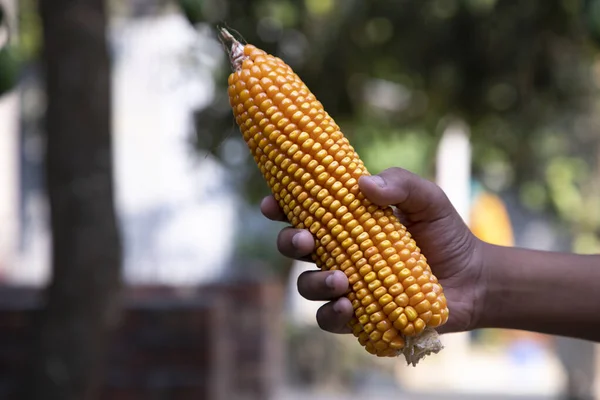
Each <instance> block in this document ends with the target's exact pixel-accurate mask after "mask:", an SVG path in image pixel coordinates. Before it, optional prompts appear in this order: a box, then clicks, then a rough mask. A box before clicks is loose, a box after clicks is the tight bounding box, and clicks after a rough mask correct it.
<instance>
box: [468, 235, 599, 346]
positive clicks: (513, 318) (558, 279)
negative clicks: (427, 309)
mask: <svg viewBox="0 0 600 400" xmlns="http://www.w3.org/2000/svg"><path fill="white" fill-rule="evenodd" d="M484 258H485V261H484V262H485V263H486V264H487V265H485V267H484V270H485V271H487V280H486V281H487V290H486V295H485V300H484V302H483V309H482V312H481V316H480V320H479V323H478V327H479V328H508V329H520V330H528V331H535V332H540V333H547V334H553V335H561V336H571V337H577V338H581V339H587V340H593V341H600V256H598V255H576V254H566V253H555V252H544V251H536V250H526V249H517V248H506V247H499V246H493V245H489V244H485V245H484Z"/></svg>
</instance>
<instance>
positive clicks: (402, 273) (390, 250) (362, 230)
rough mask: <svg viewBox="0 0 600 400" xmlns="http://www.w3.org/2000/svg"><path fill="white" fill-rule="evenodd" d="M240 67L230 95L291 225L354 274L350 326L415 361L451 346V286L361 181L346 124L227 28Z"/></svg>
mask: <svg viewBox="0 0 600 400" xmlns="http://www.w3.org/2000/svg"><path fill="white" fill-rule="evenodd" d="M220 34H221V39H222V40H223V42H225V43H226V44H227V49H228V53H229V58H230V63H231V67H232V70H233V72H232V74H231V75H230V76H229V80H228V83H229V88H228V94H229V99H230V104H231V106H232V108H233V113H234V116H235V119H236V122H237V124H238V126H239V127H240V130H241V132H242V134H243V137H244V140H245V142H246V144H247V145H248V148H249V149H250V151H251V153H252V156H253V157H254V160H255V161H256V163H257V165H258V167H259V168H260V170H261V172H262V174H263V177H264V178H265V180H266V181H267V183H268V184H269V187H270V188H271V191H272V193H273V196H274V197H275V200H276V201H277V202H278V203H279V206H280V207H281V208H282V210H283V211H284V213H285V214H286V216H287V218H288V220H289V222H290V223H291V225H292V226H294V227H295V228H299V229H308V230H309V231H310V232H311V233H312V234H313V236H314V238H315V251H314V252H313V254H312V259H313V260H314V261H315V263H316V265H317V266H318V267H319V268H321V269H323V270H334V269H339V270H341V271H343V272H344V273H345V274H346V276H347V277H348V281H349V282H350V285H351V289H350V290H349V291H348V293H347V297H348V299H349V300H350V301H351V302H352V306H353V308H354V317H353V319H352V321H351V322H350V327H351V328H352V332H353V334H354V336H356V337H357V338H358V341H359V343H360V344H361V345H362V346H364V347H365V349H366V350H367V351H368V352H369V353H371V354H375V355H377V356H381V357H394V356H398V355H400V354H403V355H404V357H405V359H406V361H407V363H408V364H412V365H413V366H414V365H416V364H417V363H418V362H419V360H420V359H422V358H423V357H425V356H426V355H428V354H432V353H438V352H439V351H440V350H441V349H442V345H441V342H440V339H439V335H438V333H437V331H436V330H435V329H434V328H436V327H438V326H440V325H442V324H444V323H446V321H447V319H448V313H449V311H448V308H447V305H446V298H445V296H444V293H443V289H442V286H441V285H440V284H439V282H438V280H437V278H436V277H435V276H434V275H433V273H432V272H431V269H430V267H429V265H428V264H427V259H426V258H425V256H424V255H423V254H421V251H420V249H419V248H418V247H417V245H416V242H415V241H414V239H413V238H412V237H411V235H410V233H409V232H407V230H406V228H405V227H404V226H403V225H402V224H401V223H400V221H399V220H398V219H397V218H396V216H395V215H394V211H393V208H392V207H379V206H376V205H374V204H372V203H371V202H370V201H369V200H367V199H366V198H365V197H364V195H363V194H362V193H361V192H360V190H359V188H358V179H359V178H360V177H361V176H363V175H369V172H368V171H367V169H366V168H365V166H364V163H363V162H362V160H361V159H360V157H359V156H358V154H356V152H355V151H354V148H353V147H352V146H351V145H350V143H349V142H348V140H347V139H346V138H345V137H344V135H343V134H342V132H341V131H340V128H339V127H338V126H337V125H336V124H335V122H334V121H333V119H332V118H331V117H330V116H329V115H328V114H327V112H325V110H324V109H323V106H322V105H321V103H320V102H319V101H318V100H317V99H316V98H315V96H314V95H313V94H312V93H311V92H310V90H309V89H308V88H307V87H306V85H304V83H303V82H302V80H301V79H300V78H299V77H298V76H297V75H296V74H295V73H294V72H293V71H292V69H291V68H290V67H289V66H288V65H287V64H285V63H284V62H283V61H282V60H281V59H279V58H277V57H274V56H272V55H269V54H267V53H265V52H264V51H263V50H260V49H258V48H256V47H255V46H253V45H250V44H248V45H243V44H242V43H240V42H239V41H237V40H236V39H235V38H234V37H233V36H232V35H231V34H230V33H229V32H227V30H225V29H221V32H220Z"/></svg>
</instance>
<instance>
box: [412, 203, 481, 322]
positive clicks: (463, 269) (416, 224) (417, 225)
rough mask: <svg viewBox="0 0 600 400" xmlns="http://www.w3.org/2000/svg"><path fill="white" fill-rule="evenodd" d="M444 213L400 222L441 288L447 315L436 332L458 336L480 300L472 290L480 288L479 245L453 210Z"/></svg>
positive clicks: (421, 213) (425, 213)
mask: <svg viewBox="0 0 600 400" xmlns="http://www.w3.org/2000/svg"><path fill="white" fill-rule="evenodd" d="M448 204H449V202H448ZM447 210H448V211H447V214H445V215H443V216H441V215H439V212H435V210H431V212H427V210H424V211H422V212H420V213H419V214H420V215H419V216H418V218H416V219H413V218H412V217H413V215H411V214H404V216H403V218H402V220H403V222H404V224H405V226H406V228H407V229H408V231H409V232H410V233H411V234H412V235H413V237H414V239H415V241H416V242H417V244H418V246H419V247H420V248H421V251H422V252H423V254H424V255H425V257H427V261H428V263H429V265H430V267H431V269H432V271H433V273H434V274H435V276H436V277H437V278H438V279H439V281H440V283H441V284H442V287H443V288H444V293H445V295H446V299H447V301H448V309H449V310H450V315H449V318H448V322H447V323H446V324H445V325H443V326H442V327H440V329H439V330H440V331H443V332H458V331H464V330H468V329H470V328H471V327H472V326H473V325H474V319H475V316H474V304H475V303H476V302H477V301H478V297H479V295H478V293H477V290H476V289H475V288H477V287H479V285H478V284H477V283H478V282H479V281H480V280H481V279H482V271H481V267H480V265H481V263H479V262H478V256H479V253H478V251H477V247H478V242H479V241H478V240H477V239H476V238H475V237H474V235H473V234H472V233H471V231H470V230H469V229H468V227H467V226H466V225H465V224H464V222H463V221H462V219H461V218H460V216H459V215H458V213H457V212H456V211H455V210H454V209H453V208H452V207H448V208H447Z"/></svg>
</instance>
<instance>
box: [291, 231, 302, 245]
mask: <svg viewBox="0 0 600 400" xmlns="http://www.w3.org/2000/svg"><path fill="white" fill-rule="evenodd" d="M299 244H300V234H299V233H296V234H295V235H294V236H292V245H293V246H294V247H295V248H298V245H299Z"/></svg>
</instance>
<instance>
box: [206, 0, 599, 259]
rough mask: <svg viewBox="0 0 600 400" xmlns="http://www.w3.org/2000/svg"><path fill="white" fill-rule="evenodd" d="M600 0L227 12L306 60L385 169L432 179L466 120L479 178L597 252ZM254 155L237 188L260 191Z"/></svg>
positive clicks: (327, 98)
mask: <svg viewBox="0 0 600 400" xmlns="http://www.w3.org/2000/svg"><path fill="white" fill-rule="evenodd" d="M599 3H600V0H587V1H585V2H584V4H582V5H580V2H577V1H570V0H530V1H517V0H382V1H377V2H363V1H358V0H329V1H323V2H317V1H311V0H306V1H296V2H291V1H274V0H257V1H251V0H236V1H235V2H234V1H231V0H230V1H224V2H223V4H226V5H227V6H223V8H222V9H225V10H226V12H225V13H221V14H219V17H220V18H221V20H222V21H226V23H227V25H228V26H230V27H233V28H234V29H235V30H236V31H238V32H240V33H241V34H242V35H243V37H244V39H245V40H246V41H247V42H251V43H253V44H256V45H257V46H259V47H261V48H263V49H264V50H266V51H268V52H270V53H274V54H276V55H278V56H280V57H282V58H284V59H285V60H286V61H287V62H288V63H289V64H290V65H291V66H292V67H293V68H294V70H295V71H296V72H297V73H298V74H299V75H300V77H301V78H302V79H303V80H304V81H305V83H306V84H307V85H308V86H309V87H310V88H311V90H312V91H313V92H314V93H315V95H316V96H317V98H319V100H320V101H321V102H322V103H323V104H324V106H325V108H326V109H327V111H328V112H329V113H330V114H331V115H332V116H333V117H334V118H335V119H336V121H337V122H338V124H339V125H340V126H341V127H342V130H343V131H344V133H345V134H346V135H347V136H348V137H349V138H350V140H351V141H352V143H353V145H354V147H355V148H356V149H357V151H358V152H359V154H361V156H362V157H363V158H365V162H366V163H367V165H368V166H369V168H372V169H373V172H376V171H379V170H381V169H384V168H387V167H392V166H401V167H405V168H408V169H411V170H413V171H415V172H417V173H421V174H424V175H427V176H429V174H430V172H431V171H432V166H433V162H434V157H433V154H434V149H435V145H436V143H437V140H438V139H439V136H440V131H441V130H440V124H441V122H442V121H444V120H445V119H446V118H447V117H448V116H452V117H458V118H461V119H463V120H464V121H465V122H466V123H467V124H469V126H470V128H471V137H472V142H473V146H474V152H473V158H474V159H473V170H474V172H475V174H476V177H477V178H479V179H480V180H482V181H483V182H484V184H485V185H486V186H488V187H490V188H492V189H494V190H497V191H502V190H510V191H513V192H515V193H517V194H518V196H519V198H520V199H521V200H522V203H523V204H524V205H525V206H526V207H529V208H530V209H531V210H532V211H535V212H551V213H554V214H555V215H557V216H558V217H559V218H560V220H561V221H562V224H563V225H564V227H565V229H568V230H570V231H571V232H572V233H573V235H574V237H575V242H576V243H580V244H579V245H577V246H579V247H578V248H583V247H585V246H584V245H582V244H581V243H584V244H586V246H588V247H587V248H589V246H590V243H595V242H594V241H593V240H590V239H589V238H590V237H597V236H598V234H600V220H599V218H597V217H593V218H592V217H591V212H590V211H589V210H590V209H591V208H593V209H600V191H599V190H598V188H597V187H596V186H597V185H596V184H595V182H596V181H598V180H600V167H598V166H597V165H598V164H597V162H596V160H597V158H598V157H599V156H600V137H599V136H598V134H597V133H596V132H597V130H598V129H597V127H598V126H599V125H600V120H599V119H598V118H597V117H596V115H599V111H600V106H598V104H600V102H599V101H598V100H599V98H598V95H599V90H598V89H599V87H600V62H598V61H597V56H598V52H597V48H595V47H594V44H595V43H596V42H598V43H600V5H599ZM227 72H228V71H227ZM224 75H226V74H224ZM218 85H219V86H218V87H217V90H218V92H219V93H220V94H223V96H217V99H216V100H215V103H214V104H213V106H212V107H210V108H208V109H206V110H204V111H202V112H200V113H199V118H198V121H199V123H198V126H199V128H202V127H210V128H205V129H204V130H202V129H199V132H202V134H203V135H204V136H203V140H204V141H205V142H206V141H208V142H210V143H213V144H214V143H218V142H219V141H220V140H222V139H219V138H222V137H223V136H224V132H227V133H229V134H230V132H231V127H232V126H233V119H232V116H231V111H230V110H229V109H228V104H227V102H226V101H224V98H223V97H224V95H225V93H226V80H225V76H223V78H222V79H221V80H219V82H218ZM234 134H235V135H239V132H237V131H235V133H234ZM207 137H213V138H212V139H210V140H208V139H207ZM206 148H207V147H204V149H206ZM208 149H209V150H214V147H212V148H211V147H208ZM213 153H214V152H213ZM215 155H217V156H218V154H216V153H215ZM253 164H254V163H253V160H252V159H251V158H249V157H248V158H247V159H246V161H245V164H244V166H241V165H236V166H235V169H236V170H239V169H244V170H246V171H252V172H251V173H250V174H246V175H244V176H243V178H241V179H240V180H239V181H238V183H239V184H240V186H239V187H240V190H242V192H243V191H245V190H247V191H248V192H249V193H254V194H255V195H254V196H252V200H259V199H260V198H262V196H261V195H260V193H262V194H264V193H266V192H265V191H264V188H265V186H263V184H262V177H261V176H260V175H259V174H258V171H257V168H256V166H254V165H253ZM257 185H259V186H257ZM579 235H582V236H581V238H580V236H579ZM586 238H587V239H586Z"/></svg>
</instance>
